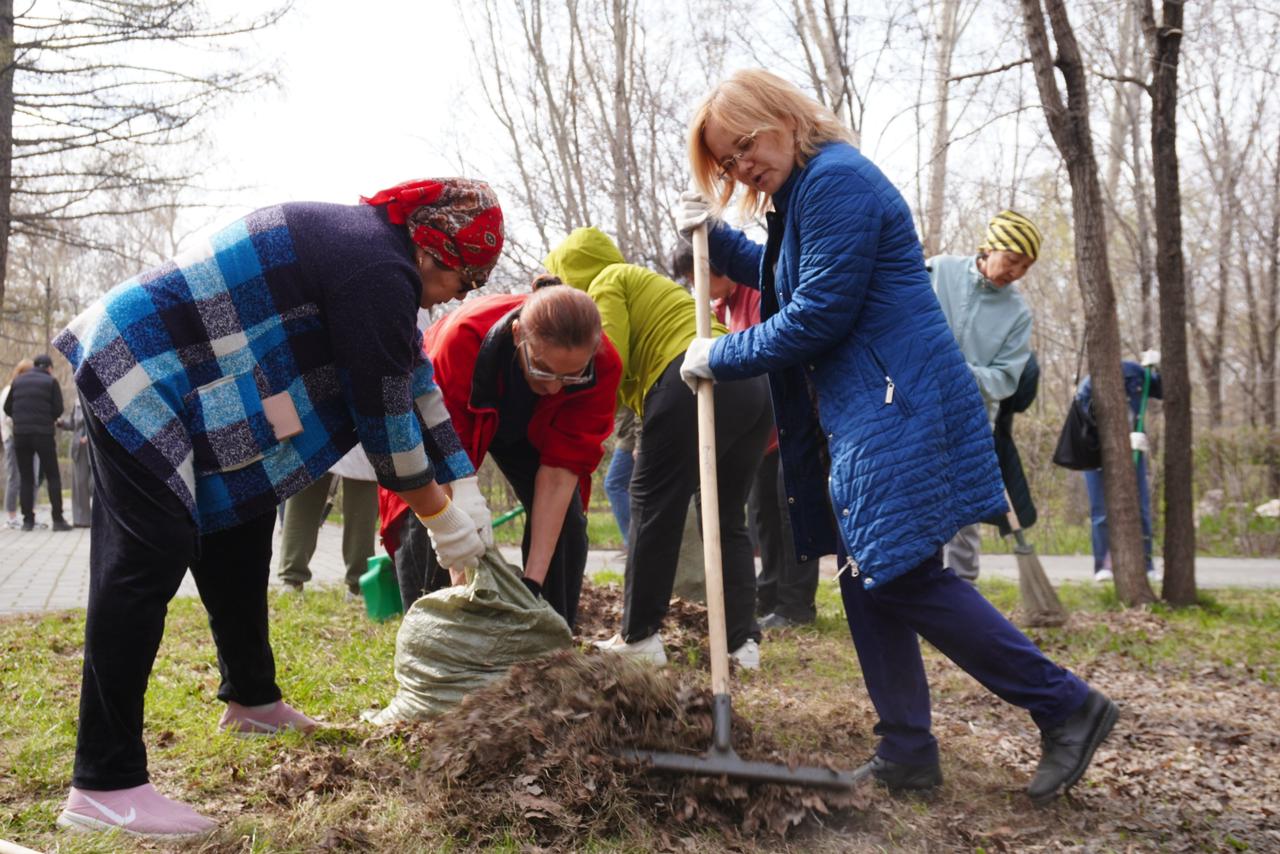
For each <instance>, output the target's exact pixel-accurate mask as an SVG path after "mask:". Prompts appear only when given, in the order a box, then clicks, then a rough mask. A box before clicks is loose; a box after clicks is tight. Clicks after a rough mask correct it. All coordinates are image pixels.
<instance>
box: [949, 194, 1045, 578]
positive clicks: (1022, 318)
mask: <svg viewBox="0 0 1280 854" xmlns="http://www.w3.org/2000/svg"><path fill="white" fill-rule="evenodd" d="M1040 243H1041V237H1040V229H1038V228H1036V227H1035V225H1034V224H1033V223H1032V222H1031V220H1029V219H1027V218H1026V217H1025V216H1023V215H1022V214H1020V213H1017V212H1016V211H1010V210H1004V211H1001V212H1000V213H998V214H996V215H995V216H994V217H993V218H992V219H991V222H990V223H988V224H987V232H986V234H985V235H983V238H982V243H980V244H979V245H978V254H977V255H935V256H934V257H932V258H930V259H929V260H928V261H926V262H925V266H927V267H928V269H929V277H930V278H931V279H932V280H933V292H934V293H935V294H937V296H938V303H939V304H940V305H941V306H942V313H943V314H945V315H946V316H947V324H948V325H949V326H950V327H951V331H952V333H953V334H954V335H955V336H956V343H958V344H959V345H960V352H961V353H962V354H963V355H964V360H965V362H966V363H967V364H968V365H969V370H970V371H972V372H973V378H974V380H975V381H976V382H977V384H978V391H980V392H982V402H983V403H985V404H986V407H987V421H988V422H989V423H994V422H995V417H996V411H997V410H998V409H999V408H1000V401H1002V400H1004V399H1005V398H1006V397H1010V396H1011V395H1012V394H1013V393H1014V392H1015V391H1016V390H1017V388H1018V379H1019V378H1020V377H1021V376H1022V369H1023V368H1024V367H1026V364H1027V360H1028V359H1029V358H1030V357H1031V309H1030V308H1028V307H1027V303H1026V301H1025V300H1024V299H1023V298H1022V293H1021V292H1020V291H1019V290H1018V288H1016V287H1015V286H1014V284H1013V283H1014V282H1016V281H1018V280H1019V279H1021V278H1022V277H1023V276H1025V275H1026V274H1027V271H1028V270H1030V269H1031V265H1032V264H1034V263H1035V262H1036V259H1037V258H1038V257H1040ZM981 542H982V536H981V534H980V532H979V526H978V525H977V524H973V525H966V526H965V527H963V528H961V529H960V530H959V532H958V533H957V534H956V535H955V537H953V538H952V539H951V541H950V542H949V543H947V547H946V551H945V554H944V555H943V562H944V563H945V564H946V565H947V566H949V567H951V569H952V570H953V571H954V572H955V573H956V575H958V576H960V577H961V578H963V579H965V580H966V581H968V582H970V583H977V580H978V556H979V549H980V547H981Z"/></svg>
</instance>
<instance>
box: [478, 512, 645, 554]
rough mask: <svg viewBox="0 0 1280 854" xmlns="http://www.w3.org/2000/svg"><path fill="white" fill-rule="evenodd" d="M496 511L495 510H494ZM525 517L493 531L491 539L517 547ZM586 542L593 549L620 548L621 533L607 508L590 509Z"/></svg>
mask: <svg viewBox="0 0 1280 854" xmlns="http://www.w3.org/2000/svg"><path fill="white" fill-rule="evenodd" d="M495 510H496V508H495ZM526 518H527V517H526V516H524V515H520V516H517V517H516V518H514V519H512V520H511V521H510V522H506V523H504V524H502V525H499V526H498V527H496V528H494V529H493V539H494V541H495V542H496V543H497V544H498V545H500V546H518V545H520V539H521V537H523V536H524V523H525V519H526ZM587 541H588V542H589V543H590V544H591V548H593V549H620V548H622V532H621V531H619V530H618V523H617V522H615V521H614V518H613V513H611V512H610V511H609V508H608V507H607V506H606V507H603V508H596V507H592V508H591V509H590V510H589V511H588V512H587Z"/></svg>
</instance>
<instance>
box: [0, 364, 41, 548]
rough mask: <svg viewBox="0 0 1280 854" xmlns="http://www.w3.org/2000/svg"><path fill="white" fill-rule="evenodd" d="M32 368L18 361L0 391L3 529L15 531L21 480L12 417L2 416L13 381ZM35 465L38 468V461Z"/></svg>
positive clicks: (17, 525) (20, 522) (18, 523)
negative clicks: (14, 449) (3, 474)
mask: <svg viewBox="0 0 1280 854" xmlns="http://www.w3.org/2000/svg"><path fill="white" fill-rule="evenodd" d="M33 367H35V365H34V364H33V363H32V361H31V360H30V359H22V360H20V361H19V362H18V364H16V365H14V366H13V373H12V374H10V375H9V384H8V385H6V386H5V387H4V388H3V389H0V442H3V443H4V471H5V488H4V509H5V513H7V514H8V518H7V519H6V520H5V527H6V528H12V529H15V530H16V529H17V528H19V527H21V526H22V520H21V519H19V518H18V492H19V491H20V490H21V488H22V479H21V478H20V477H19V476H18V457H17V455H15V454H14V452H13V416H11V415H6V414H4V402H5V401H6V400H8V399H9V389H10V388H12V387H13V381H14V380H16V379H17V378H18V377H20V376H22V375H23V374H25V373H26V372H27V371H29V370H31V369H32V368H33ZM36 464H37V467H38V465H39V460H37V461H36ZM37 478H38V476H37Z"/></svg>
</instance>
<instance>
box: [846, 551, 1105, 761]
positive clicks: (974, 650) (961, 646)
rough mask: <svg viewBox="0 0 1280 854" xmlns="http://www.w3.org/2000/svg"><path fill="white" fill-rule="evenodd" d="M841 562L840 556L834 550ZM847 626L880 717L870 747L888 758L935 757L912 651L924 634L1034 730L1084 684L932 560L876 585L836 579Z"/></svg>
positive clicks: (1067, 705)
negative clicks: (1021, 712)
mask: <svg viewBox="0 0 1280 854" xmlns="http://www.w3.org/2000/svg"><path fill="white" fill-rule="evenodd" d="M839 561H840V563H839V565H840V566H843V565H844V564H845V555H844V554H840V555H839ZM840 592H841V594H842V596H843V597H844V610H845V616H846V618H847V619H848V621H849V632H850V633H851V634H852V635H853V645H854V647H855V648H856V649H857V651H858V662H859V663H860V664H861V666H862V678H863V680H864V681H865V682H866V686H867V693H868V694H869V695H870V696H871V702H872V704H873V705H874V706H875V709H876V714H877V715H878V716H879V718H880V721H879V723H877V724H876V727H875V733H876V735H878V736H879V737H880V744H879V746H878V747H877V748H876V753H877V754H879V755H880V756H881V757H882V758H884V759H887V760H889V761H890V762H901V763H905V764H912V765H925V764H931V763H933V762H936V761H937V759H938V743H937V741H936V740H935V739H934V737H933V735H932V734H931V733H930V731H929V727H930V710H929V683H928V680H927V679H926V677H925V671H924V662H923V660H922V659H921V657H920V641H919V638H924V639H925V640H927V641H928V642H929V643H931V644H933V645H934V646H935V647H936V648H937V649H938V651H939V652H941V653H942V654H943V655H945V656H946V657H947V658H949V659H951V660H952V661H953V662H955V663H956V664H957V665H959V666H960V669H962V670H964V671H965V672H966V673H968V674H969V675H970V676H972V677H973V678H974V679H977V680H978V681H979V682H980V683H982V686H983V687H984V688H986V689H987V690H988V691H990V692H992V693H993V694H995V695H996V696H998V697H1000V699H1002V700H1004V701H1006V702H1009V703H1012V704H1013V705H1015V706H1021V707H1022V708H1024V709H1026V710H1027V711H1028V712H1030V713H1031V717H1032V719H1033V720H1034V721H1035V722H1036V725H1037V726H1039V727H1040V728H1041V729H1045V728H1048V727H1052V726H1055V725H1057V724H1059V723H1061V722H1062V721H1064V720H1066V719H1067V718H1068V717H1069V716H1070V715H1071V714H1072V713H1073V712H1075V711H1076V710H1077V709H1078V708H1080V706H1081V705H1082V704H1083V703H1084V700H1085V695H1086V694H1087V693H1088V686H1087V685H1085V683H1084V682H1083V681H1081V680H1080V678H1079V677H1077V676H1075V675H1074V674H1072V673H1070V672H1069V671H1067V670H1064V669H1063V668H1061V667H1059V666H1058V665H1056V664H1054V663H1053V662H1052V661H1050V660H1049V659H1048V658H1046V657H1045V656H1044V653H1042V652H1040V650H1039V649H1038V648H1037V647H1036V645H1035V644H1033V643H1032V642H1031V641H1030V640H1029V639H1028V638H1027V636H1026V635H1024V634H1023V633H1022V632H1020V631H1018V630H1017V629H1016V628H1015V627H1014V626H1013V624H1012V623H1010V622H1009V621H1008V620H1007V619H1005V617H1004V615H1003V614H1001V613H1000V612H999V611H997V610H996V609H995V607H994V606H992V604H991V603H990V602H988V601H987V600H986V599H984V598H983V596H982V594H981V593H979V592H978V591H977V590H975V589H974V588H973V587H971V586H969V584H967V583H966V582H964V581H963V580H961V579H960V577H959V576H957V575H956V574H955V573H954V572H952V571H951V570H950V569H947V568H945V567H944V566H943V565H942V560H941V558H940V557H936V556H935V557H931V558H928V559H927V560H925V561H924V562H922V563H921V564H920V565H919V566H917V567H916V568H915V569H913V570H911V571H910V572H908V573H906V574H905V575H901V576H899V577H898V578H895V579H893V580H892V581H890V582H888V583H887V584H885V585H883V586H881V587H875V588H873V589H871V590H867V589H865V588H864V587H863V586H862V578H861V577H858V578H854V577H852V576H851V575H850V574H849V573H847V572H846V573H844V574H843V575H841V576H840Z"/></svg>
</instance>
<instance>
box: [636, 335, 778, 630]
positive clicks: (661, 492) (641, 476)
mask: <svg viewBox="0 0 1280 854" xmlns="http://www.w3.org/2000/svg"><path fill="white" fill-rule="evenodd" d="M683 363H684V356H683V354H682V355H680V356H678V357H677V358H676V359H675V360H674V361H673V362H672V363H671V364H670V365H668V366H667V368H666V370H665V371H663V372H662V376H661V377H659V378H658V381H657V382H656V383H654V384H653V387H652V388H651V389H649V393H648V394H647V395H646V396H645V399H644V420H643V423H642V426H641V430H640V450H639V453H638V454H637V455H636V467H635V471H634V473H633V474H632V475H631V531H630V534H629V536H628V541H629V542H630V544H631V545H630V549H629V550H628V552H627V568H626V586H625V594H624V598H625V602H624V606H623V614H622V637H623V639H624V640H626V641H628V642H635V641H639V640H643V639H644V638H647V637H648V636H649V635H651V634H653V633H654V632H656V631H658V629H659V628H660V627H661V625H662V620H663V618H664V617H665V616H666V614H667V607H668V605H669V604H670V602H671V588H672V586H673V585H674V584H675V577H676V563H677V561H678V559H679V556H680V531H682V530H683V529H684V518H685V514H686V513H687V512H688V509H689V499H690V498H691V497H692V496H693V495H694V493H695V492H696V491H697V489H698V407H697V399H696V398H695V397H694V396H693V394H691V393H690V391H689V387H688V386H686V385H685V384H684V382H683V381H682V380H681V379H680V365H681V364H683ZM715 411H716V479H717V488H718V490H719V493H720V494H719V507H720V556H721V562H722V567H723V573H724V603H725V622H726V628H727V629H728V640H729V649H730V650H734V649H737V648H738V647H739V646H741V645H742V644H743V643H745V642H746V641H747V640H748V639H755V640H759V639H760V627H759V626H758V625H757V624H756V621H755V599H756V565H755V556H754V554H753V550H752V548H751V538H750V537H749V536H748V535H747V520H746V504H747V494H748V493H749V492H750V491H751V481H752V479H753V478H754V477H755V473H756V467H757V466H759V465H760V457H761V456H762V455H763V453H764V447H765V443H766V442H767V441H768V439H769V430H770V428H771V427H772V425H773V412H772V410H771V408H770V405H769V392H768V385H767V382H766V380H765V379H764V377H754V378H752V379H747V380H737V381H735V382H725V383H716V385H715Z"/></svg>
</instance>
